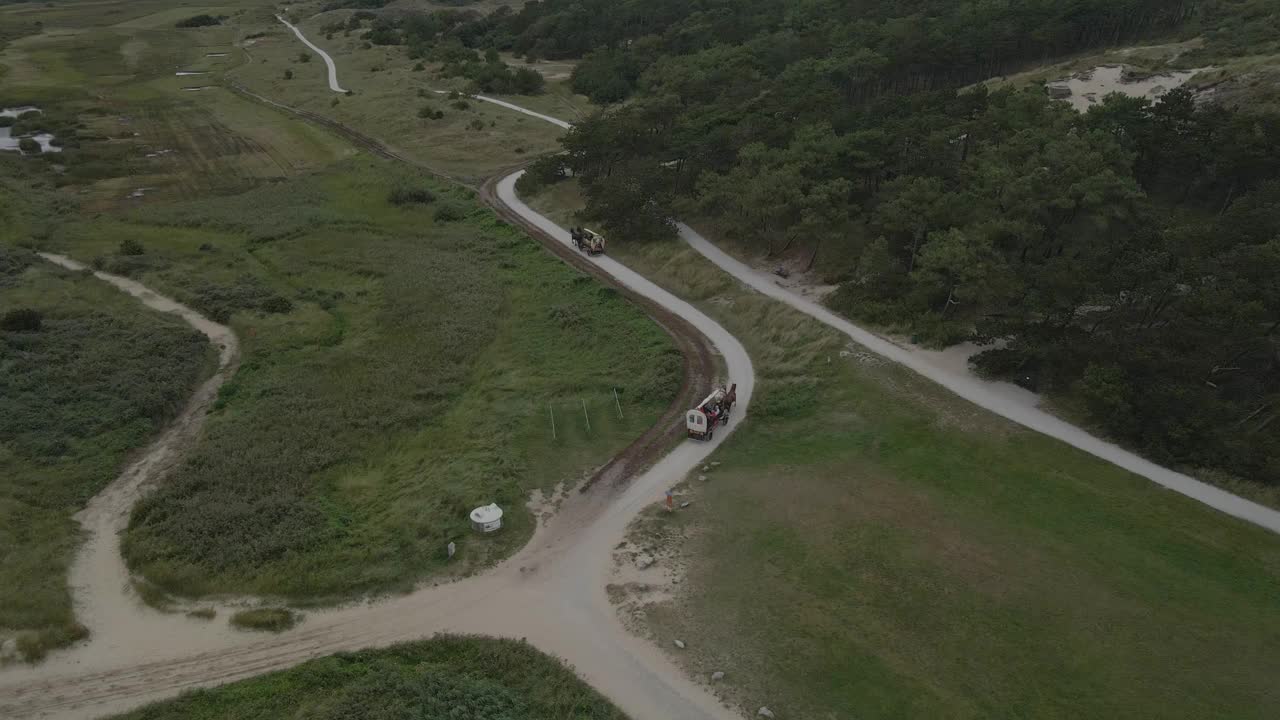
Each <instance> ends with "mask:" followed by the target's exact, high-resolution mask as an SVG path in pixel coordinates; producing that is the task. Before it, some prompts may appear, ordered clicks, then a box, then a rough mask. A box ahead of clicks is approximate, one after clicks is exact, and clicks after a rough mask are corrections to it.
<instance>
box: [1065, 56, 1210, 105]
mask: <svg viewBox="0 0 1280 720" xmlns="http://www.w3.org/2000/svg"><path fill="white" fill-rule="evenodd" d="M1211 69H1212V68H1196V69H1194V70H1177V71H1174V72H1169V73H1160V74H1156V75H1147V76H1135V75H1133V74H1132V73H1131V72H1130V71H1129V70H1128V69H1127V68H1125V66H1123V65H1101V66H1099V67H1096V68H1094V69H1092V70H1087V71H1085V72H1079V73H1076V74H1074V75H1072V76H1071V77H1068V78H1064V79H1062V80H1055V81H1053V82H1051V83H1049V84H1048V89H1049V94H1050V95H1051V96H1053V97H1055V98H1057V99H1059V100H1066V101H1067V102H1069V103H1071V107H1073V108H1075V109H1076V110H1077V111H1079V112H1087V111H1088V110H1089V108H1091V107H1093V106H1094V105H1097V104H1098V103H1100V102H1102V99H1103V98H1105V97H1106V96H1108V95H1110V94H1111V93H1121V94H1122V95H1128V96H1129V97H1142V98H1147V99H1148V100H1155V99H1156V98H1159V97H1160V96H1161V95H1164V94H1165V93H1167V92H1169V91H1170V90H1173V89H1174V88H1178V87H1181V86H1182V85H1184V84H1186V82H1187V81H1188V80H1190V79H1191V78H1192V77H1193V76H1195V75H1196V74H1197V73H1200V72H1203V71H1205V70H1211Z"/></svg>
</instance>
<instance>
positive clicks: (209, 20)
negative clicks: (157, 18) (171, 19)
mask: <svg viewBox="0 0 1280 720" xmlns="http://www.w3.org/2000/svg"><path fill="white" fill-rule="evenodd" d="M221 24H222V20H221V19H220V18H217V17H214V16H213V15H204V14H202V15H192V16H191V17H189V18H186V19H185V20H179V21H178V22H176V23H174V25H173V26H174V27H177V28H198V27H208V26H209V25H221Z"/></svg>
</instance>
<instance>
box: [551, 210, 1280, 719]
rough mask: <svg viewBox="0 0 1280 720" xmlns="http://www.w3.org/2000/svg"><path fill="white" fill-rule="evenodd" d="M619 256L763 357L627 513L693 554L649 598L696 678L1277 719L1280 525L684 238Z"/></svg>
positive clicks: (661, 637)
mask: <svg viewBox="0 0 1280 720" xmlns="http://www.w3.org/2000/svg"><path fill="white" fill-rule="evenodd" d="M560 195H561V199H562V200H563V198H564V197H569V196H571V195H572V193H571V192H570V191H562V192H561V193H560ZM540 201H541V204H544V205H545V204H546V203H548V202H549V199H548V198H546V197H545V196H544V197H542V198H541V199H540ZM560 212H561V213H567V212H570V209H569V208H566V207H564V206H561V209H560ZM610 251H611V253H612V254H614V255H615V256H618V257H619V258H620V259H622V260H623V261H624V262H627V263H628V264H629V265H630V266H631V267H633V268H635V269H637V270H638V271H640V272H642V273H643V274H645V275H646V276H647V277H651V278H654V279H655V280H656V281H658V282H659V283H660V284H663V285H664V286H666V287H667V288H668V289H670V290H672V291H673V292H675V293H677V294H678V295H680V296H682V297H687V298H691V299H692V300H693V301H694V302H695V303H696V304H697V305H698V306H699V307H700V308H701V309H702V310H703V311H704V312H706V313H708V314H709V315H711V316H712V317H714V318H716V319H717V320H718V321H719V322H721V323H722V324H724V325H725V327H726V328H728V329H729V330H730V331H731V332H733V333H734V334H735V335H737V336H738V337H739V338H741V339H742V340H743V342H744V344H745V345H746V346H747V349H748V351H750V352H751V354H752V358H753V360H754V362H755V366H756V370H757V373H758V374H759V377H758V385H757V399H756V403H755V405H754V407H753V408H752V412H751V418H750V420H749V422H748V423H747V424H746V425H745V426H744V427H742V428H740V429H739V431H738V432H737V433H736V434H735V435H734V437H733V438H732V439H731V440H730V441H728V442H727V443H726V445H725V446H724V447H723V448H722V449H721V450H720V451H719V452H718V453H717V455H716V457H715V458H714V459H715V460H717V461H720V462H721V463H722V465H721V466H720V467H718V468H717V469H716V470H715V471H714V472H712V473H711V479H710V480H709V481H707V482H699V481H697V480H692V481H690V482H688V483H687V486H686V488H685V490H686V491H687V492H688V493H689V495H688V497H687V499H692V500H693V501H694V502H693V503H692V504H691V505H690V507H689V508H687V509H685V510H683V511H681V512H679V513H676V514H675V515H674V516H668V515H666V514H663V513H649V514H648V515H647V516H646V517H645V519H643V520H642V521H641V522H639V523H637V525H636V526H635V528H634V532H635V533H636V535H637V537H636V540H637V541H638V543H640V544H642V545H645V546H657V547H661V548H666V549H667V550H668V551H670V552H672V553H673V555H674V558H673V559H672V560H673V561H674V562H676V563H678V564H680V565H682V566H684V568H685V573H684V577H685V581H684V583H683V584H681V585H679V586H675V589H676V590H682V591H681V592H680V593H678V599H677V600H676V601H673V602H668V603H658V604H652V605H649V606H648V607H647V608H646V617H647V630H648V632H649V633H651V634H652V636H653V637H654V639H655V640H656V641H657V642H658V643H659V645H661V646H663V647H669V646H670V638H682V639H683V640H684V641H685V642H686V643H688V649H687V650H684V651H681V652H680V653H678V654H675V655H674V657H675V659H676V660H677V661H678V662H680V663H682V664H683V665H684V666H685V667H686V668H687V669H688V670H689V671H690V673H691V674H694V675H696V676H700V677H704V678H705V677H707V676H708V675H709V674H710V673H712V672H714V671H725V672H726V678H725V680H724V681H723V682H722V683H721V684H720V687H721V689H722V690H724V691H726V692H727V693H728V694H729V696H730V697H731V698H732V699H733V700H734V701H736V702H738V703H739V704H740V705H741V706H742V707H744V708H747V709H749V710H750V711H754V710H755V708H757V707H759V706H760V705H768V706H769V707H770V708H772V709H773V710H774V711H776V712H778V713H779V717H783V716H785V717H946V718H977V717H984V718H985V717H1063V718H1075V717H1161V718H1202V717H1233V718H1253V717H1258V718H1261V717H1266V716H1268V715H1269V714H1270V711H1269V710H1268V708H1269V707H1272V705H1273V703H1274V701H1275V697H1276V696H1275V688H1274V683H1273V682H1272V680H1271V679H1272V678H1274V677H1275V676H1276V674H1277V672H1280V650H1277V648H1280V616H1277V614H1276V613H1275V598H1276V597H1278V596H1280V539H1277V538H1276V537H1275V536H1273V535H1271V534H1270V533H1268V532H1266V531H1264V530H1261V529H1259V528H1255V527H1253V526H1251V525H1248V524H1245V523H1243V522H1240V521H1237V520H1235V519H1233V518H1230V517H1227V516H1225V515H1221V514H1219V513H1216V512H1215V511H1213V510H1210V509H1208V508H1205V507H1204V506H1202V505H1200V504H1198V503H1195V502H1194V501H1192V500H1189V499H1187V498H1185V497H1183V496H1181V495H1177V494H1174V493H1170V492H1168V491H1165V490H1162V489H1160V488H1159V487H1158V486H1155V485H1153V484H1151V483H1149V482H1148V481H1146V480H1144V479H1142V478H1139V477H1137V476H1134V475H1131V474H1128V473H1126V472H1124V471H1122V470H1119V469H1117V468H1115V467H1113V466H1110V465H1108V464H1106V463H1104V462H1102V461H1099V460H1097V459H1095V458H1092V457H1090V456H1088V455H1086V454H1084V453H1081V452H1078V451H1075V450H1074V449H1071V448H1069V447H1067V446H1065V445H1062V444H1060V443H1057V442H1055V441H1052V440H1049V439H1047V438H1044V437H1042V436H1039V435H1036V434H1034V433H1031V432H1029V431H1026V430H1023V429H1022V428H1020V427H1018V426H1016V425H1012V424H1011V423H1008V422H1006V421H1004V420H1002V419H1000V418H998V417H994V416H991V415H989V414H987V413H985V412H982V411H980V410H978V409H976V408H975V407H973V406H971V405H968V404H967V403H965V402H963V401H961V400H959V399H957V398H955V397H954V396H952V395H950V394H949V393H947V392H945V391H943V390H941V389H940V388H938V387H936V386H934V385H932V384H930V383H928V382H927V381H924V380H922V379H920V378H919V377H917V376H914V375H913V374H911V373H909V372H907V371H905V370H903V369H901V368H898V367H896V366H893V365H889V364H886V363H884V362H882V361H880V360H878V359H876V358H875V357H873V356H868V355H866V354H865V353H861V352H859V348H857V347H856V346H852V345H850V344H849V343H848V342H847V339H846V338H844V337H843V336H841V335H838V334H837V333H835V332H834V331H831V330H829V329H828V328H826V327H825V326H822V325H820V324H818V323H817V322H816V321H813V320H811V319H809V318H808V317H806V316H803V315H801V314H800V313H798V312H795V311H792V310H790V309H788V308H786V307H785V306H783V305H781V304H779V303H776V302H773V301H769V300H767V299H766V298H764V297H763V296H760V295H758V294H754V293H751V292H749V291H746V290H744V289H743V288H742V287H741V286H740V285H738V284H737V283H735V282H733V281H732V280H731V279H730V278H729V277H728V276H727V275H725V274H723V273H721V272H720V271H719V270H718V269H717V268H715V267H714V266H713V265H711V264H710V263H709V262H708V261H706V260H705V259H703V258H702V257H701V256H700V255H698V254H697V253H696V252H695V251H693V250H691V249H689V248H688V247H686V246H684V245H682V244H676V243H670V244H658V245H649V246H640V247H637V246H634V245H627V244H626V243H624V242H621V241H615V242H614V243H613V244H612V245H611V247H610Z"/></svg>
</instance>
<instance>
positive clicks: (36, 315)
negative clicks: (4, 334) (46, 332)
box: [0, 308, 44, 332]
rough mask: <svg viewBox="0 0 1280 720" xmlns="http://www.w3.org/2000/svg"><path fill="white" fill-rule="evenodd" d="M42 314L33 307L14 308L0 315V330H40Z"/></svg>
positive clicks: (42, 320)
mask: <svg viewBox="0 0 1280 720" xmlns="http://www.w3.org/2000/svg"><path fill="white" fill-rule="evenodd" d="M43 322H44V316H43V315H41V314H40V311H39V310H35V309H33V308H16V309H14V310H9V311H8V312H6V313H5V314H4V315H0V330H7V331H9V332H40V326H41V325H42V324H43Z"/></svg>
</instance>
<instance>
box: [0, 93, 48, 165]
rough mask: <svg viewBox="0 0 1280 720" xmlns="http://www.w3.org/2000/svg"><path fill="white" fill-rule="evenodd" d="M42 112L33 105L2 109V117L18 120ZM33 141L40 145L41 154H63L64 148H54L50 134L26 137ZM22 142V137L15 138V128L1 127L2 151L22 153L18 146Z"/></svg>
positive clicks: (0, 140) (0, 142) (0, 110)
mask: <svg viewBox="0 0 1280 720" xmlns="http://www.w3.org/2000/svg"><path fill="white" fill-rule="evenodd" d="M29 112H40V108H38V107H34V106H32V105H24V106H21V107H11V108H0V117H11V118H16V117H18V116H20V115H22V114H23V113H29ZM23 137H29V138H31V139H32V140H35V141H36V142H38V143H40V152H42V153H47V152H62V148H60V147H56V146H54V145H53V144H52V143H53V136H52V135H50V134H49V133H37V134H35V135H26V136H23ZM21 141H22V137H14V136H13V128H11V127H0V150H11V151H13V152H22V148H21V147H20V146H19V145H18V143H19V142H21Z"/></svg>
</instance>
